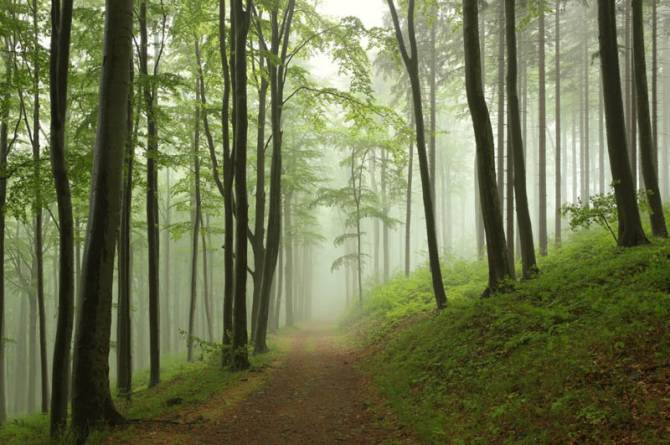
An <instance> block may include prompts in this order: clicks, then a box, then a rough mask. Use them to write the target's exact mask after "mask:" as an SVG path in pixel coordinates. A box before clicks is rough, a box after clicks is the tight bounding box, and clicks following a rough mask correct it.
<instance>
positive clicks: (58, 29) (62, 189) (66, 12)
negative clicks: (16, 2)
mask: <svg viewBox="0 0 670 445" xmlns="http://www.w3.org/2000/svg"><path fill="white" fill-rule="evenodd" d="M72 3H73V2H72V0H63V1H62V3H61V0H52V2H51V53H50V82H49V88H50V97H51V144H50V145H51V171H52V174H53V177H54V184H55V188H56V200H57V202H58V230H59V261H58V264H59V272H58V277H59V278H58V283H59V287H58V322H57V325H56V339H55V342H54V356H53V373H52V381H53V396H52V399H51V435H52V436H56V435H57V434H59V433H61V432H62V431H63V430H64V428H65V425H66V422H67V407H68V401H69V383H70V348H71V343H72V326H73V319H74V224H73V215H72V194H71V192H70V181H69V179H68V169H67V162H66V159H65V119H66V113H67V80H68V67H69V61H70V34H71V29H72Z"/></svg>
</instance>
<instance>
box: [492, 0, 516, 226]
mask: <svg viewBox="0 0 670 445" xmlns="http://www.w3.org/2000/svg"><path fill="white" fill-rule="evenodd" d="M496 145H497V146H498V167H497V170H498V201H499V202H500V205H501V206H502V205H503V203H504V202H505V195H504V193H505V192H504V190H505V179H504V178H505V154H504V153H505V148H504V147H505V1H504V0H499V3H498V143H497V144H496ZM500 210H501V211H502V207H501V209H500ZM507 236H508V237H511V238H513V237H514V234H512V233H508V234H507Z"/></svg>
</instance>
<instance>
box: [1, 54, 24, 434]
mask: <svg viewBox="0 0 670 445" xmlns="http://www.w3.org/2000/svg"><path fill="white" fill-rule="evenodd" d="M5 57H6V58H5V61H7V59H8V56H5ZM5 80H6V81H7V84H8V85H11V82H12V71H11V64H7V70H6V78H5ZM9 97H10V96H9V94H8V93H7V92H3V93H2V95H1V96H0V99H1V102H0V172H4V171H6V169H7V157H8V155H9V135H8V131H9ZM6 204H7V177H6V176H5V175H4V174H2V175H0V426H2V425H4V424H5V422H6V421H7V393H6V386H5V377H6V376H5V362H6V360H5V353H6V349H5V340H4V339H5V332H6V330H7V328H6V326H5V227H6V216H7V215H6ZM19 322H21V321H19ZM17 345H18V343H17Z"/></svg>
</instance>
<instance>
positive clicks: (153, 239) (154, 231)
mask: <svg viewBox="0 0 670 445" xmlns="http://www.w3.org/2000/svg"><path fill="white" fill-rule="evenodd" d="M140 1H141V3H140V13H139V26H140V72H141V73H142V75H143V76H144V78H145V79H148V78H149V69H148V54H147V45H148V35H147V1H148V0H140ZM158 62H159V61H158V60H156V61H155V62H154V63H155V64H158ZM155 69H156V66H154V71H155ZM143 93H144V107H145V112H146V117H147V194H146V201H147V203H146V204H147V241H148V260H149V264H148V266H149V269H148V279H149V356H150V368H151V369H150V376H149V387H152V386H155V385H157V384H158V383H159V382H160V326H159V325H160V309H159V298H160V297H159V264H158V263H159V258H160V257H159V254H160V252H159V235H160V230H159V226H158V224H159V222H158V219H159V218H158V165H157V164H158V159H157V158H158V128H157V126H156V111H155V105H156V89H155V88H149V87H145V88H143Z"/></svg>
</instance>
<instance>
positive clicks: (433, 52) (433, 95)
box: [428, 13, 444, 224]
mask: <svg viewBox="0 0 670 445" xmlns="http://www.w3.org/2000/svg"><path fill="white" fill-rule="evenodd" d="M436 22H437V13H435V16H434V17H433V23H431V25H430V80H429V89H430V134H429V139H428V141H429V142H428V150H429V151H428V161H429V163H430V174H429V177H430V197H431V199H432V201H433V203H436V202H437V201H436V195H435V186H436V183H437V177H436V174H437V169H436V165H437V164H436V163H437V156H436V149H437V48H436V47H435V46H436V39H437V23H436ZM436 218H437V216H436ZM435 222H436V224H437V219H436V221H435ZM443 223H444V221H443Z"/></svg>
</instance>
